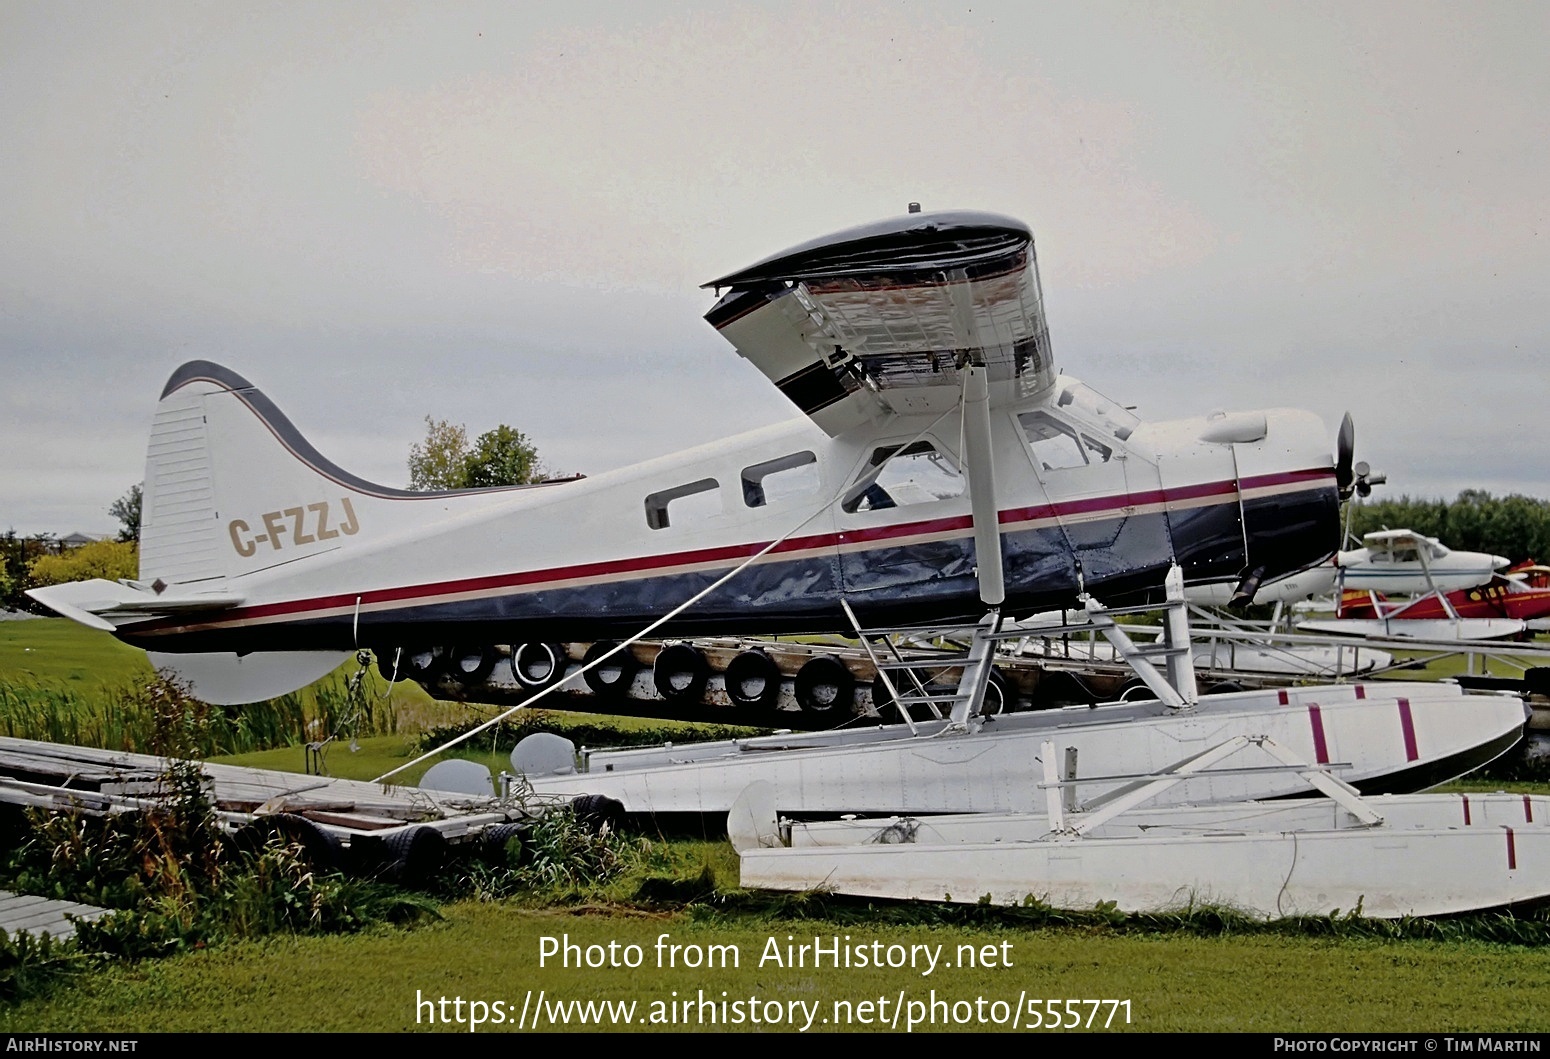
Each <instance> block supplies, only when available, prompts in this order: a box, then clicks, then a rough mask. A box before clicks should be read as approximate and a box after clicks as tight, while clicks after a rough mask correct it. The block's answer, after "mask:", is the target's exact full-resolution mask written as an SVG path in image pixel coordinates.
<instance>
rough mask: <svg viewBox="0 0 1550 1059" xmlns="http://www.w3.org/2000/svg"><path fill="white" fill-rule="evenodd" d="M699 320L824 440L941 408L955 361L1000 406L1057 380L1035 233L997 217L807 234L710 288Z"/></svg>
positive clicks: (954, 393) (955, 387)
mask: <svg viewBox="0 0 1550 1059" xmlns="http://www.w3.org/2000/svg"><path fill="white" fill-rule="evenodd" d="M705 286H706V287H714V288H716V289H717V290H722V289H725V290H726V293H725V295H723V297H722V298H721V300H720V301H718V302H717V303H716V305H715V306H714V307H713V308H712V309H711V310H710V312H709V313H707V314H706V316H705V319H706V320H708V321H709V322H710V324H711V325H712V326H713V327H715V328H716V330H718V331H720V332H721V334H722V335H723V336H724V337H725V338H726V339H727V340H728V341H729V342H731V343H732V345H733V346H734V347H736V349H737V351H738V352H739V353H740V354H742V355H743V356H744V357H746V358H747V359H749V360H750V361H752V362H753V363H754V364H755V365H756V366H757V367H758V368H759V370H760V371H762V372H764V374H765V375H767V376H769V378H770V380H771V381H772V382H774V383H775V385H776V386H778V387H780V389H781V392H782V393H784V394H785V395H786V396H787V397H789V398H790V399H791V401H792V403H793V404H795V405H796V406H797V407H798V408H800V409H801V410H802V411H803V412H804V413H806V414H807V415H808V416H811V417H812V419H813V421H814V422H816V423H817V424H818V425H819V426H820V427H822V428H823V430H824V431H825V432H827V433H828V434H829V435H830V436H836V435H838V434H841V433H844V432H845V431H847V430H849V429H851V428H852V427H855V426H858V425H860V424H862V423H865V422H868V421H871V420H875V419H879V418H881V417H883V416H886V415H889V414H899V415H905V414H912V413H923V412H924V413H929V412H942V411H945V410H947V409H949V408H952V407H953V406H955V405H956V404H957V402H958V399H959V396H960V379H959V371H960V369H961V368H963V367H965V366H966V365H968V364H970V363H980V364H984V365H986V366H987V367H988V369H989V375H990V382H991V401H992V403H1000V402H1001V401H1005V400H1008V399H1013V398H1020V397H1024V396H1027V395H1028V394H1030V393H1033V392H1036V391H1038V390H1042V389H1044V388H1046V387H1048V386H1049V385H1050V384H1051V383H1052V382H1053V381H1054V359H1053V357H1052V356H1051V354H1050V344H1049V328H1048V326H1047V324H1046V323H1045V319H1044V300H1043V296H1042V294H1041V292H1040V289H1039V274H1038V267H1037V264H1036V261H1035V258H1034V251H1033V233H1032V232H1030V231H1029V230H1028V227H1027V226H1026V225H1024V224H1022V223H1021V222H1020V221H1015V220H1012V219H1011V218H1009V217H1001V216H998V215H996V214H991V213H970V212H953V213H931V214H911V215H909V216H907V217H904V218H900V219H896V220H892V221H884V222H880V223H877V224H872V225H867V226H864V227H861V228H853V229H849V230H847V231H843V232H839V233H836V234H834V235H830V236H825V237H823V238H821V239H815V240H813V241H812V242H810V243H804V244H802V245H801V246H797V247H793V248H791V249H790V250H786V251H783V252H782V253H779V254H776V255H775V256H773V257H770V258H766V259H765V260H763V261H761V262H759V263H758V264H756V265H753V266H751V267H749V268H745V269H743V270H742V271H740V272H734V273H732V274H730V275H727V276H723V277H721V278H720V279H717V280H713V281H711V282H710V283H707V284H705Z"/></svg>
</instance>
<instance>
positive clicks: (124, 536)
mask: <svg viewBox="0 0 1550 1059" xmlns="http://www.w3.org/2000/svg"><path fill="white" fill-rule="evenodd" d="M144 485H145V483H144V482H136V483H135V484H134V485H132V486H130V487H129V492H127V493H125V494H124V495H123V496H121V497H119V498H118V499H117V500H115V501H113V505H112V506H111V507H109V508H108V514H110V515H112V516H113V517H114V518H116V519H118V521H119V522H120V523H121V524H122V526H123V528H122V529H120V530H119V531H118V539H119V540H121V541H135V542H138V541H139V540H140V509H141V507H142V503H141V502H142V501H143V500H144V491H143V489H142V487H143V486H144Z"/></svg>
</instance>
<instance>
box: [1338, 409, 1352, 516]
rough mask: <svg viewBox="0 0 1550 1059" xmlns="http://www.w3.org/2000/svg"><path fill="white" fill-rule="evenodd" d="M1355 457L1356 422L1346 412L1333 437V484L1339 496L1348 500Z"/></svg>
mask: <svg viewBox="0 0 1550 1059" xmlns="http://www.w3.org/2000/svg"><path fill="white" fill-rule="evenodd" d="M1355 458H1356V423H1355V421H1354V420H1352V418H1351V413H1350V412H1347V413H1346V414H1345V418H1344V419H1342V420H1341V421H1340V433H1339V435H1338V436H1337V437H1336V439H1335V486H1336V487H1337V488H1338V489H1339V490H1340V498H1341V499H1342V500H1348V499H1350V497H1351V485H1352V483H1354V482H1355V481H1356V472H1355V470H1354V469H1353V467H1352V463H1353V461H1354V460H1355Z"/></svg>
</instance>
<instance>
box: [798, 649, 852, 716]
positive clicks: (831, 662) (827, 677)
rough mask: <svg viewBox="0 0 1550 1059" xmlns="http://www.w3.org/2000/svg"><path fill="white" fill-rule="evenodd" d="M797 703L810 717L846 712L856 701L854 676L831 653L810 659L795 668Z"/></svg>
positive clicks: (844, 713)
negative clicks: (798, 667) (800, 666)
mask: <svg viewBox="0 0 1550 1059" xmlns="http://www.w3.org/2000/svg"><path fill="white" fill-rule="evenodd" d="M796 698H797V705H798V706H800V707H802V712H804V713H806V714H808V715H809V716H812V717H836V716H845V715H848V714H849V713H850V710H851V707H852V706H853V705H855V701H856V677H855V674H853V673H852V672H851V671H850V670H849V669H848V668H847V667H846V665H845V663H844V662H841V661H840V660H839V659H838V658H835V657H834V656H833V655H819V656H818V657H816V658H810V659H808V660H807V661H806V662H805V663H803V665H802V668H801V669H799V670H797V679H796Z"/></svg>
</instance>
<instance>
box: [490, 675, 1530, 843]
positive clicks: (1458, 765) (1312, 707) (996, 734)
mask: <svg viewBox="0 0 1550 1059" xmlns="http://www.w3.org/2000/svg"><path fill="white" fill-rule="evenodd" d="M1526 717H1527V711H1526V709H1525V707H1524V705H1523V702H1522V700H1521V699H1520V698H1518V697H1517V696H1513V695H1504V694H1469V693H1465V692H1464V691H1463V690H1462V689H1460V688H1459V687H1458V686H1456V685H1453V684H1446V683H1443V684H1436V683H1405V682H1393V683H1387V682H1384V683H1371V684H1355V685H1329V686H1321V687H1309V688H1286V689H1268V690H1262V691H1246V692H1240V693H1234V694H1227V695H1215V696H1208V697H1206V698H1202V699H1200V700H1199V702H1198V703H1197V704H1195V705H1193V706H1189V707H1187V708H1183V709H1179V708H1174V707H1170V706H1167V705H1165V704H1164V703H1162V702H1158V701H1145V702H1136V703H1116V704H1113V705H1107V706H1098V707H1072V708H1067V709H1060V710H1045V711H1040V712H1033V713H1017V714H1004V715H999V716H994V717H989V718H977V717H971V718H970V719H969V723H968V724H966V725H965V724H954V723H953V722H951V721H930V722H923V723H917V724H915V725H914V730H913V731H910V730H907V729H905V728H904V727H903V726H898V725H895V726H886V727H884V726H878V727H873V728H868V729H850V730H840V731H831V732H823V733H806V734H800V735H791V734H787V735H779V734H777V735H773V736H763V737H757V738H751V739H742V740H729V741H718V742H711V743H697V744H692V745H684V746H674V745H664V746H659V747H649V748H642V749H630V750H614V751H594V752H590V753H587V752H583V753H582V754H581V755H580V761H579V767H573V766H572V764H571V760H570V759H568V758H567V756H566V755H564V754H559V755H553V754H551V755H549V756H546V757H544V758H543V759H542V761H541V763H533V762H528V763H525V762H524V760H523V757H524V752H523V748H522V746H520V745H519V747H518V749H517V751H515V752H514V753H513V764H514V766H515V767H516V769H517V771H519V772H523V773H525V775H526V777H527V780H528V782H529V783H530V784H531V785H532V787H533V789H534V791H536V792H538V793H541V794H554V795H572V796H574V795H580V794H601V795H606V796H607V797H610V798H614V799H617V800H619V801H620V802H621V803H623V805H624V808H625V810H626V811H627V812H631V813H712V814H720V813H725V812H727V811H728V810H729V809H730V808H731V806H732V804H733V802H734V800H735V799H736V798H737V797H738V795H739V794H741V793H742V791H743V790H744V788H746V787H747V786H748V785H749V784H751V783H754V782H756V781H765V782H768V783H770V784H771V785H772V786H773V787H774V788H775V790H776V791H777V792H778V795H777V798H778V801H777V804H776V805H775V809H776V810H778V811H780V812H783V813H808V814H814V813H831V814H839V813H859V814H912V813H987V812H990V813H1005V812H1030V811H1035V810H1039V809H1042V808H1043V799H1042V796H1041V795H1040V792H1039V789H1038V784H1039V781H1040V777H1041V775H1042V770H1043V768H1044V765H1043V764H1042V754H1043V744H1044V743H1046V742H1048V741H1051V740H1054V741H1056V742H1058V744H1059V745H1060V747H1061V751H1060V753H1061V761H1060V762H1059V767H1060V769H1061V770H1062V773H1063V774H1066V775H1068V776H1070V777H1075V776H1081V777H1084V778H1086V779H1091V778H1094V777H1111V778H1110V779H1108V780H1107V781H1099V782H1089V783H1085V784H1084V787H1083V793H1084V795H1087V796H1097V795H1100V794H1102V793H1104V791H1105V790H1107V789H1113V788H1116V787H1119V786H1121V785H1123V784H1124V783H1125V782H1127V780H1128V779H1130V778H1133V777H1135V776H1140V775H1150V774H1153V773H1156V772H1158V771H1160V770H1163V769H1166V768H1169V767H1170V766H1172V765H1173V764H1174V763H1176V762H1178V761H1180V760H1182V759H1186V758H1189V757H1190V756H1192V755H1194V754H1197V753H1199V752H1201V751H1204V750H1206V749H1208V748H1210V747H1213V746H1217V745H1219V744H1222V743H1224V742H1226V741H1227V740H1229V739H1232V738H1234V737H1237V736H1242V735H1244V734H1245V733H1253V734H1255V735H1260V736H1265V737H1268V738H1270V739H1271V740H1273V741H1274V742H1275V743H1277V744H1279V745H1280V746H1282V747H1285V748H1287V750H1288V752H1289V753H1292V754H1295V755H1297V757H1298V758H1299V759H1301V760H1304V761H1307V762H1309V763H1312V764H1315V765H1319V766H1323V767H1325V768H1327V769H1328V770H1329V771H1330V772H1331V773H1332V774H1334V775H1336V776H1338V777H1340V778H1341V779H1342V780H1344V781H1346V782H1348V783H1350V784H1352V785H1354V786H1355V787H1357V788H1358V789H1360V790H1362V791H1363V792H1366V793H1386V792H1410V791H1417V790H1424V789H1426V788H1428V787H1431V786H1435V785H1437V784H1439V783H1443V782H1446V781H1448V780H1451V779H1454V778H1456V777H1458V776H1460V775H1463V774H1464V773H1467V772H1469V771H1472V770H1473V769H1476V768H1478V767H1480V766H1481V765H1483V764H1485V763H1486V762H1488V761H1490V760H1492V759H1493V758H1495V757H1497V756H1499V755H1500V754H1502V753H1504V752H1505V751H1507V750H1508V749H1510V748H1511V747H1512V746H1513V745H1514V744H1515V743H1516V742H1517V741H1518V739H1519V738H1520V737H1521V735H1522V732H1523V727H1524V723H1525V720H1526ZM551 750H552V748H551ZM1310 790H1311V787H1310V785H1309V783H1308V781H1307V780H1306V779H1305V778H1303V777H1302V776H1301V775H1299V774H1297V773H1296V772H1293V771H1289V770H1287V769H1285V768H1282V767H1275V768H1263V767H1247V768H1235V769H1222V770H1217V771H1213V772H1211V773H1210V774H1206V775H1198V776H1192V777H1190V778H1189V779H1187V780H1186V781H1184V782H1181V783H1179V784H1177V785H1175V786H1174V787H1172V788H1171V789H1170V790H1169V791H1167V792H1164V793H1163V794H1161V795H1160V796H1159V800H1158V802H1154V804H1161V803H1167V802H1172V803H1207V802H1224V801H1243V800H1247V799H1264V798H1275V797H1282V796H1289V795H1297V794H1304V793H1308V792H1309V791H1310Z"/></svg>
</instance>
